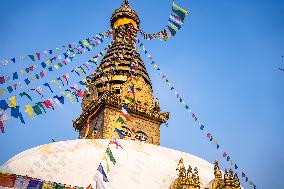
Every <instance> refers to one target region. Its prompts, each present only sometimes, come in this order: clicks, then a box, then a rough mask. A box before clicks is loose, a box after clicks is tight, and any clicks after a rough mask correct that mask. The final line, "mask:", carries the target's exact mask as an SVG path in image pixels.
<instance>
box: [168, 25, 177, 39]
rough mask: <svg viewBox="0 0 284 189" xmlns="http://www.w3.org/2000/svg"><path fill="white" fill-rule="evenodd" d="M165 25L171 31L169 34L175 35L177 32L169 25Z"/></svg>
mask: <svg viewBox="0 0 284 189" xmlns="http://www.w3.org/2000/svg"><path fill="white" fill-rule="evenodd" d="M167 27H168V29H169V31H170V32H171V35H172V36H175V35H176V33H177V32H176V31H175V30H174V29H173V28H172V27H171V26H168V25H167Z"/></svg>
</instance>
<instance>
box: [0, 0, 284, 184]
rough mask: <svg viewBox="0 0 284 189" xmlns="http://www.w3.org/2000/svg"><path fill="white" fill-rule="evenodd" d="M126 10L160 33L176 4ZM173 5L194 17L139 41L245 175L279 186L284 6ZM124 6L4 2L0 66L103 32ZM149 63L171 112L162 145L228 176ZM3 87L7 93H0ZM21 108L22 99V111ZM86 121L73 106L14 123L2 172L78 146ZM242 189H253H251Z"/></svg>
mask: <svg viewBox="0 0 284 189" xmlns="http://www.w3.org/2000/svg"><path fill="white" fill-rule="evenodd" d="M130 3H131V5H132V7H133V8H134V9H135V10H136V11H137V12H138V14H139V16H140V19H141V29H143V30H144V31H146V32H149V33H151V32H152V33H154V32H157V31H159V30H161V29H162V28H163V27H164V26H165V25H166V23H167V18H168V16H169V11H170V8H171V1H165V0H155V1H153V0H144V1H137V0H136V1H135V0H132V1H130ZM177 3H178V4H180V5H181V6H183V7H185V8H186V9H187V10H189V11H190V16H189V17H187V18H186V21H185V22H186V23H185V26H184V27H183V28H182V29H181V30H180V31H179V32H178V34H177V35H176V36H175V37H174V38H172V39H170V40H169V41H168V42H161V41H159V40H152V41H143V43H144V44H145V47H146V48H147V50H148V51H149V52H150V53H151V54H152V56H153V57H154V59H155V60H156V62H157V64H158V65H159V67H160V68H161V70H162V71H163V72H164V73H165V74H166V75H167V77H168V79H169V80H170V82H171V83H172V84H173V85H174V86H175V88H176V89H177V90H178V91H179V92H180V93H181V94H182V96H183V97H184V100H185V101H186V102H187V103H188V104H189V105H190V106H191V108H192V109H193V111H194V112H195V113H196V115H197V116H198V117H199V118H200V119H201V120H203V123H204V125H205V126H207V128H208V130H210V131H211V132H212V134H213V135H214V136H215V138H216V139H217V140H218V142H219V143H220V145H221V146H222V147H223V148H224V149H225V150H226V152H227V153H228V154H230V156H231V157H232V158H233V159H234V161H235V162H237V164H238V165H239V167H240V169H242V170H244V171H245V172H246V173H247V175H248V176H249V178H250V179H251V180H253V181H255V183H256V184H257V186H259V188H270V189H278V188H281V187H282V185H283V184H282V180H281V179H279V178H281V177H283V176H284V175H283V169H284V163H283V162H284V161H283V160H284V148H283V144H284V142H283V137H284V134H283V131H284V127H283V122H284V116H283V115H284V106H283V105H284V99H283V96H284V87H283V83H284V72H282V71H280V70H278V68H279V67H284V58H282V56H283V55H284V35H283V33H284V24H283V20H284V1H281V0H238V1H236V0H231V1H227V0H215V1H212V0H202V1H201V0H190V1H181V0H180V1H177ZM119 5H120V1H118V0H105V1H97V0H96V1H95V0H82V1H75V0H68V1H67V0H66V1H56V0H50V1H38V0H27V1H19V0H0V34H1V35H0V59H2V58H9V57H14V56H20V55H25V54H30V53H35V52H36V51H43V50H46V49H52V48H56V47H60V46H61V45H62V44H66V43H70V42H71V43H72V42H77V41H79V40H81V39H83V38H86V37H90V36H92V35H93V34H97V33H98V32H103V31H105V30H107V29H109V27H110V26H109V18H110V16H111V13H112V12H113V10H114V9H115V8H117V7H118V6H119ZM140 38H141V36H140ZM108 43H109V40H108V41H106V42H105V43H104V44H103V45H101V46H99V47H98V48H96V49H94V50H93V51H91V52H90V53H87V54H86V56H80V57H78V58H76V59H75V60H74V64H73V63H72V64H71V65H69V66H68V67H66V69H63V70H61V71H58V72H54V74H53V75H50V74H49V75H48V76H47V77H46V79H52V78H54V77H58V76H60V75H62V74H64V73H66V72H67V71H70V70H71V69H72V68H75V67H76V65H79V64H82V63H84V62H85V61H86V60H88V58H89V57H91V56H92V55H95V54H97V53H98V52H99V51H100V50H101V49H102V48H104V47H105V46H106V45H107V44H108ZM144 60H145V64H146V67H147V69H148V72H149V75H150V77H151V80H152V82H153V90H154V93H155V96H156V97H158V98H159V99H160V105H161V107H162V110H163V111H169V112H171V115H170V120H169V128H166V127H165V126H162V127H161V145H162V146H165V147H169V148H174V149H177V150H181V151H185V152H187V153H191V154H194V155H197V156H199V157H202V158H204V159H206V160H208V161H210V162H213V161H214V160H215V159H219V160H220V166H221V167H222V169H224V168H228V167H229V166H230V165H229V164H228V163H226V162H224V161H223V160H221V159H222V157H221V155H220V153H219V152H218V151H217V150H216V149H215V147H214V146H213V145H212V144H211V143H209V141H208V139H207V138H206V136H205V135H204V134H203V133H202V132H200V130H199V129H198V127H196V126H195V124H194V122H193V121H192V119H191V118H190V116H189V115H188V114H187V113H186V111H185V110H184V108H182V106H181V105H180V104H179V103H178V102H177V100H176V99H175V96H174V94H173V93H172V92H171V91H170V90H169V89H168V88H166V87H165V84H164V83H163V82H162V81H161V79H160V78H159V75H158V72H157V71H155V70H153V68H152V67H151V66H150V64H149V62H148V61H147V58H146V57H144ZM28 65H32V63H31V62H30V61H22V62H19V63H18V64H10V65H9V66H8V67H7V68H3V67H2V66H1V67H0V73H1V74H0V75H3V74H4V75H5V74H9V73H12V72H13V71H14V70H19V69H22V68H25V67H27V66H28ZM79 79H82V77H76V76H73V75H72V81H73V82H76V81H77V80H79ZM42 82H43V81H42V80H41V81H39V82H36V83H35V84H34V85H32V86H37V85H40V84H41V83H42ZM3 86H6V85H2V86H0V88H1V87H3ZM32 86H31V87H32ZM26 89H28V88H26ZM46 95H47V97H49V96H48V93H47V94H46ZM6 97H8V95H5V96H1V97H0V98H1V99H2V98H6ZM34 98H38V97H37V96H36V95H34ZM38 100H40V99H39V98H38ZM25 103H27V102H26V101H19V104H21V105H24V104H25ZM80 113H81V108H80V103H77V104H74V105H72V104H70V103H69V102H67V103H66V105H64V107H63V109H58V108H57V110H56V111H54V112H52V111H48V113H47V114H45V115H42V116H37V117H36V118H35V119H34V120H32V121H31V120H29V118H28V117H27V116H26V115H25V120H26V124H25V125H22V124H21V123H20V121H19V120H16V119H11V121H10V122H9V124H8V125H7V126H6V133H5V134H3V135H0V164H3V163H4V162H5V161H7V160H8V159H9V158H11V157H12V156H14V155H16V154H17V153H19V152H21V151H24V150H27V149H29V148H31V147H35V146H38V145H41V144H45V143H49V142H51V139H54V140H56V141H61V140H69V139H76V138H77V136H78V134H77V133H76V132H75V131H74V129H73V127H72V120H74V119H76V118H77V117H78V115H80ZM24 114H25V113H24ZM244 187H245V188H248V186H247V185H246V184H244Z"/></svg>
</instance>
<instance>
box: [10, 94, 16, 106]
mask: <svg viewBox="0 0 284 189" xmlns="http://www.w3.org/2000/svg"><path fill="white" fill-rule="evenodd" d="M8 99H9V101H10V104H9V107H10V108H15V107H16V106H17V101H16V96H11V97H10V98H8Z"/></svg>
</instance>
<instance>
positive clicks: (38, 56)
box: [36, 52, 40, 60]
mask: <svg viewBox="0 0 284 189" xmlns="http://www.w3.org/2000/svg"><path fill="white" fill-rule="evenodd" d="M36 56H37V59H38V60H40V53H39V52H37V53H36Z"/></svg>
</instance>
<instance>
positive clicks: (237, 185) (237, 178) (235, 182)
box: [234, 173, 241, 189]
mask: <svg viewBox="0 0 284 189" xmlns="http://www.w3.org/2000/svg"><path fill="white" fill-rule="evenodd" d="M234 186H235V189H241V184H240V180H239V177H238V174H237V173H235V175H234Z"/></svg>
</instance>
